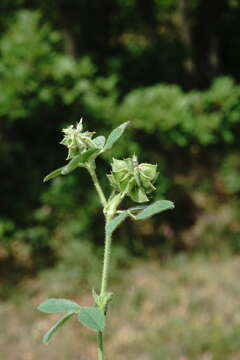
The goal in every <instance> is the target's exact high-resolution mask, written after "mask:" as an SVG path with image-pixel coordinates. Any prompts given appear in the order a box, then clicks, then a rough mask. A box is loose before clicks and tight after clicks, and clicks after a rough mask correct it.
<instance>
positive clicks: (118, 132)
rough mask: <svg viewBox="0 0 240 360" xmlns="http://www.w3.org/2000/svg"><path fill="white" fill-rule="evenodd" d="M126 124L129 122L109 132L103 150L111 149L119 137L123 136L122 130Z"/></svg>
mask: <svg viewBox="0 0 240 360" xmlns="http://www.w3.org/2000/svg"><path fill="white" fill-rule="evenodd" d="M128 124H129V121H127V122H125V123H123V124H121V125H120V126H118V127H117V128H116V129H114V130H113V131H112V132H111V134H110V135H109V137H108V138H107V141H106V144H105V146H104V150H108V149H111V147H112V146H113V144H114V143H115V142H116V141H117V140H118V139H119V138H120V136H122V134H123V132H124V130H125V129H126V127H127V126H128Z"/></svg>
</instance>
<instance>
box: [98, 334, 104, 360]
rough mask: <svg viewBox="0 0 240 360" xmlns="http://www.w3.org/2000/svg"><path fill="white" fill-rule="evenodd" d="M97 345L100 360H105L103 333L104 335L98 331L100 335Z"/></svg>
mask: <svg viewBox="0 0 240 360" xmlns="http://www.w3.org/2000/svg"><path fill="white" fill-rule="evenodd" d="M97 343H98V360H104V348H103V333H102V331H98V333H97Z"/></svg>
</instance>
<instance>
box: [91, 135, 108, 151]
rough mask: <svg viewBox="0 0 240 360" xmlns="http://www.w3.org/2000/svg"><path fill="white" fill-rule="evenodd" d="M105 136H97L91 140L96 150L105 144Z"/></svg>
mask: <svg viewBox="0 0 240 360" xmlns="http://www.w3.org/2000/svg"><path fill="white" fill-rule="evenodd" d="M105 141H106V139H105V136H101V135H100V136H97V137H96V138H95V139H93V142H94V144H95V145H96V146H97V148H99V149H102V148H103V147H104V144H105Z"/></svg>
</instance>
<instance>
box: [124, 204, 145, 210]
mask: <svg viewBox="0 0 240 360" xmlns="http://www.w3.org/2000/svg"><path fill="white" fill-rule="evenodd" d="M146 207H147V205H139V206H133V207H131V208H129V209H128V211H138V210H143V209H146Z"/></svg>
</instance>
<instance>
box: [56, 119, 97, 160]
mask: <svg viewBox="0 0 240 360" xmlns="http://www.w3.org/2000/svg"><path fill="white" fill-rule="evenodd" d="M63 133H64V138H63V140H62V141H61V142H60V144H62V145H65V146H66V147H67V148H68V156H67V160H69V159H72V158H73V157H74V156H76V155H79V154H83V153H84V152H86V151H87V150H89V149H95V148H96V144H95V143H94V142H93V140H92V137H93V135H94V132H90V131H85V132H83V125H82V119H80V121H79V123H78V124H77V125H76V127H74V126H73V125H70V126H68V127H67V128H65V129H63Z"/></svg>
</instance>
